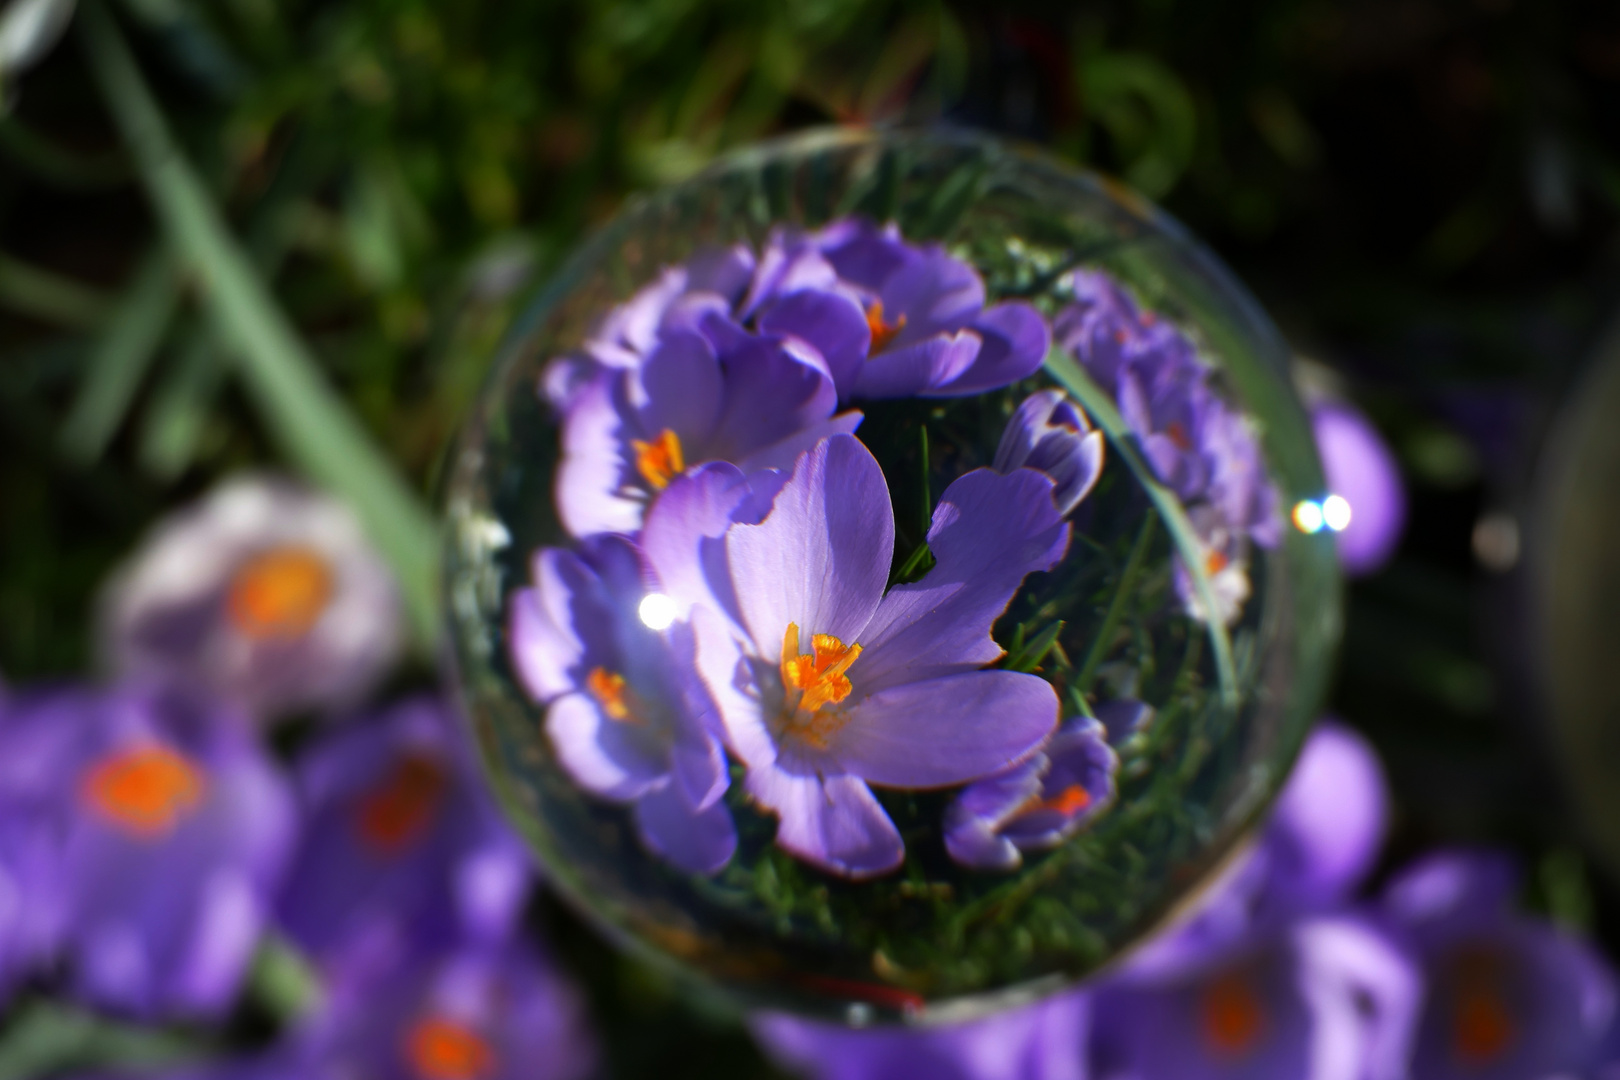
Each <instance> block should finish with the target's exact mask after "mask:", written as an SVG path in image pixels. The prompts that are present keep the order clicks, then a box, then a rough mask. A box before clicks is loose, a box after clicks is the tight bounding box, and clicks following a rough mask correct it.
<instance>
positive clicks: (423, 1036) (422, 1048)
mask: <svg viewBox="0 0 1620 1080" xmlns="http://www.w3.org/2000/svg"><path fill="white" fill-rule="evenodd" d="M405 1057H406V1059H407V1060H409V1061H410V1063H411V1066H412V1068H414V1069H415V1070H416V1074H417V1075H418V1076H420V1077H421V1078H422V1080H480V1078H481V1077H485V1076H488V1075H490V1073H492V1072H494V1071H495V1051H494V1050H493V1049H491V1047H490V1045H489V1042H488V1041H487V1040H485V1039H484V1038H483V1037H482V1036H480V1035H479V1034H478V1033H477V1032H476V1031H474V1030H473V1029H472V1028H470V1027H468V1026H467V1025H466V1024H463V1023H460V1022H458V1021H455V1020H450V1019H448V1018H446V1017H443V1016H429V1017H425V1018H423V1019H421V1020H418V1021H417V1022H416V1023H415V1024H413V1025H412V1026H411V1029H410V1031H409V1032H407V1033H406V1036H405Z"/></svg>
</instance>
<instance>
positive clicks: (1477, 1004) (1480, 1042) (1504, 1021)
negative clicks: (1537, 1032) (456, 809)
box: [1451, 947, 1518, 1066]
mask: <svg viewBox="0 0 1620 1080" xmlns="http://www.w3.org/2000/svg"><path fill="white" fill-rule="evenodd" d="M1454 971H1455V977H1456V980H1457V983H1458V987H1457V996H1456V999H1455V1001H1454V1002H1453V1005H1452V1010H1451V1043H1452V1050H1453V1051H1454V1052H1455V1053H1456V1055H1457V1059H1458V1060H1459V1061H1461V1062H1463V1063H1464V1064H1466V1065H1474V1066H1478V1065H1485V1064H1488V1063H1490V1062H1492V1061H1495V1060H1497V1059H1498V1058H1500V1057H1501V1056H1502V1054H1503V1053H1504V1052H1506V1050H1507V1048H1508V1047H1509V1046H1510V1045H1511V1044H1512V1043H1513V1040H1514V1039H1515V1038H1516V1037H1517V1035H1518V1025H1517V1024H1516V1023H1514V1019H1513V1013H1512V1012H1511V1011H1510V1010H1509V1008H1508V1004H1507V1002H1506V1001H1504V1000H1503V998H1502V992H1501V982H1502V971H1501V960H1500V958H1499V957H1497V956H1496V955H1494V954H1493V953H1491V952H1490V951H1488V950H1486V949H1480V948H1477V947H1476V948H1464V949H1463V950H1461V952H1460V953H1459V955H1458V956H1457V958H1456V961H1455V967H1454Z"/></svg>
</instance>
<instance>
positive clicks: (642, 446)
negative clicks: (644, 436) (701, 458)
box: [630, 428, 686, 491]
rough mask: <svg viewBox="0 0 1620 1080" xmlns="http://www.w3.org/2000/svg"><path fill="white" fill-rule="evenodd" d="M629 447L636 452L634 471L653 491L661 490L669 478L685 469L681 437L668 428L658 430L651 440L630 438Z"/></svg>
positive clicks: (671, 478) (666, 485)
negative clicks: (655, 436) (644, 440)
mask: <svg viewBox="0 0 1620 1080" xmlns="http://www.w3.org/2000/svg"><path fill="white" fill-rule="evenodd" d="M630 449H632V450H634V451H635V454H636V471H637V472H639V473H640V474H641V479H642V480H644V481H646V484H647V486H648V487H650V488H652V489H653V490H654V491H663V490H664V489H665V488H667V487H668V486H669V482H670V481H671V480H673V479H675V478H676V477H677V476H679V475H680V474H681V473H683V472H685V471H686V455H685V454H684V453H683V452H682V450H681V438H680V436H679V435H676V434H675V432H673V431H671V430H670V429H669V428H665V429H664V430H663V431H660V432H659V433H658V437H657V438H655V439H653V441H652V442H643V441H642V440H640V439H631V440H630Z"/></svg>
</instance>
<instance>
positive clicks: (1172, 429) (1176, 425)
mask: <svg viewBox="0 0 1620 1080" xmlns="http://www.w3.org/2000/svg"><path fill="white" fill-rule="evenodd" d="M1164 433H1165V435H1167V436H1169V438H1170V441H1171V442H1172V443H1173V444H1174V445H1175V448H1176V449H1177V450H1180V451H1182V452H1183V453H1185V452H1186V451H1188V450H1191V449H1192V440H1191V439H1189V438H1188V437H1187V425H1186V424H1183V423H1182V422H1181V421H1180V420H1172V421H1170V422H1169V423H1168V424H1166V425H1165V426H1164Z"/></svg>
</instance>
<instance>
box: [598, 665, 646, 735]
mask: <svg viewBox="0 0 1620 1080" xmlns="http://www.w3.org/2000/svg"><path fill="white" fill-rule="evenodd" d="M585 692H586V693H588V694H590V695H591V697H592V698H593V699H595V701H596V704H597V705H599V706H601V709H602V711H603V712H604V713H606V714H607V716H608V719H610V720H622V721H625V722H626V723H631V724H639V723H641V716H640V715H639V714H640V710H639V709H637V708H636V701H635V694H634V692H633V691H632V690H630V688H629V687H627V686H626V685H625V684H624V676H623V675H620V674H619V673H618V672H616V671H609V670H608V669H607V668H601V667H595V668H591V670H590V674H588V675H586V676H585Z"/></svg>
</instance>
